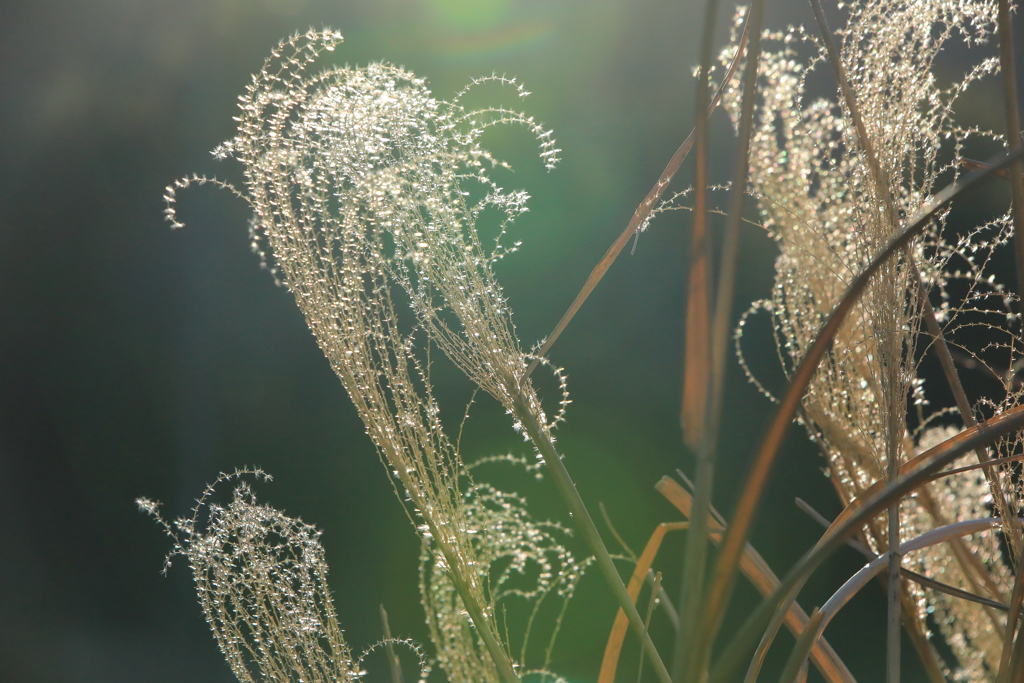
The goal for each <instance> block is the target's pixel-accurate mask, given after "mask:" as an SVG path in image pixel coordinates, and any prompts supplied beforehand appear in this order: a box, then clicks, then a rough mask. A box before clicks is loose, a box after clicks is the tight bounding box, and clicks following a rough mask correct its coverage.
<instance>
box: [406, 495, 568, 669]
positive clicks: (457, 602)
mask: <svg viewBox="0 0 1024 683" xmlns="http://www.w3.org/2000/svg"><path fill="white" fill-rule="evenodd" d="M465 498H466V500H465V503H466V508H465V509H466V519H467V522H468V524H469V527H468V528H467V533H469V534H470V536H471V538H472V543H473V544H474V546H475V547H476V552H477V557H478V558H479V560H480V562H481V567H480V573H481V574H482V575H484V576H485V582H486V595H487V608H488V611H490V612H491V613H502V614H505V613H513V612H518V613H519V616H520V617H521V619H523V620H525V626H524V627H523V628H522V633H519V634H518V637H519V640H520V642H519V643H518V644H519V657H518V662H519V666H520V668H519V670H518V671H517V673H518V674H519V676H520V678H525V677H528V676H529V677H533V678H539V679H540V680H552V681H562V680H563V679H561V678H559V677H557V676H555V675H554V674H552V673H550V672H549V670H548V667H549V664H550V659H551V651H552V649H553V647H554V644H555V639H556V637H557V635H558V631H559V628H560V626H561V621H562V616H563V615H564V613H565V608H566V606H567V605H568V602H569V599H570V598H571V597H572V595H573V592H574V591H575V589H576V585H577V583H578V581H579V579H580V578H581V577H582V575H583V572H584V570H585V569H586V565H587V564H588V562H583V563H580V562H577V561H576V560H575V559H574V557H573V555H572V553H571V552H570V551H569V550H568V549H566V548H565V546H564V545H562V543H561V541H562V539H564V538H567V537H568V536H569V531H568V530H567V529H566V528H565V527H563V526H561V525H560V524H557V523H553V522H546V523H538V522H535V521H534V520H533V519H531V517H530V515H529V513H528V512H527V511H526V501H525V500H524V499H523V498H522V497H520V496H518V495H515V494H512V493H506V492H503V491H499V490H498V489H495V488H494V487H492V486H489V485H487V484H477V485H474V486H473V487H472V488H470V489H469V490H468V491H467V492H466V495H465ZM420 559H421V564H420V596H421V599H422V601H423V607H424V610H425V612H426V614H427V626H428V628H429V629H430V638H431V640H432V641H433V642H434V645H435V647H436V648H437V653H436V657H437V663H438V664H439V665H440V667H441V668H442V669H443V670H444V672H445V674H446V675H447V677H448V680H449V681H450V683H496V682H497V681H498V677H497V675H496V672H495V671H494V669H493V666H492V665H491V664H490V662H489V661H487V660H486V658H482V657H481V655H480V650H481V648H480V645H479V643H478V642H477V640H478V638H477V635H476V633H475V631H474V630H473V629H472V628H469V625H468V624H467V622H466V619H465V617H464V616H463V615H464V612H465V609H464V607H463V605H462V600H461V598H460V597H459V595H458V592H457V591H456V590H455V587H454V586H453V585H452V583H451V580H450V579H449V577H448V572H447V571H446V569H445V567H444V565H443V564H442V563H440V562H438V560H437V555H436V554H435V553H431V552H430V551H429V549H428V548H427V547H424V549H423V552H422V553H421V558H420ZM546 599H547V600H548V601H549V602H550V601H556V606H555V609H556V611H557V617H556V618H555V621H554V623H553V624H551V625H542V624H538V623H537V616H538V614H539V612H540V609H541V607H542V606H544V602H545V600H546ZM557 601H560V603H561V604H560V605H558V604H557ZM517 607H518V608H520V609H518V610H517V609H516V608H517ZM524 607H525V612H526V613H525V614H523V613H522V608H524ZM538 631H542V633H541V637H543V636H544V635H546V636H547V643H546V646H545V648H544V650H543V660H541V661H539V662H538V663H537V664H538V665H532V664H531V661H530V660H529V654H530V651H531V650H532V648H530V647H529V645H530V643H531V636H536V635H537V632H538ZM509 644H510V645H512V644H513V643H509Z"/></svg>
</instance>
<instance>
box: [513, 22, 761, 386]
mask: <svg viewBox="0 0 1024 683" xmlns="http://www.w3.org/2000/svg"><path fill="white" fill-rule="evenodd" d="M746 43H747V31H746V28H744V30H743V36H742V38H741V39H740V44H739V47H738V49H737V50H736V56H735V57H733V60H732V63H731V64H729V70H728V71H726V73H725V78H723V79H722V84H721V85H720V86H719V87H718V92H716V93H715V97H714V99H713V100H711V104H710V106H709V107H708V116H709V117H710V116H711V113H712V112H713V111H714V110H715V108H716V107H717V106H718V104H719V102H721V100H722V95H723V94H725V89H726V87H728V85H729V82H730V81H731V80H732V77H733V74H735V72H736V67H737V66H738V65H739V63H740V58H741V57H742V56H743V49H744V47H745V46H746ZM696 139H697V130H696V128H695V129H693V130H691V131H690V134H689V135H687V136H686V139H685V140H683V144H681V145H679V149H677V150H676V153H675V154H673V155H672V158H671V159H669V161H668V164H667V165H666V166H665V170H664V171H662V172H661V176H659V178H658V182H656V183H655V184H654V187H652V188H651V191H650V192H648V193H647V196H646V197H644V200H643V201H642V202H640V206H638V207H637V208H636V211H634V212H633V217H632V218H631V219H630V220H629V224H628V225H627V226H626V229H625V230H623V231H622V234H621V235H619V237H618V239H616V240H615V242H613V243H612V246H610V247H608V251H606V252H605V254H604V256H602V257H601V260H600V261H599V262H598V264H597V265H596V266H594V269H593V270H592V271H591V272H590V275H589V276H588V277H587V281H586V282H585V283H583V288H582V289H581V290H580V292H579V294H577V295H576V298H575V299H574V300H573V302H572V305H571V306H569V310H567V311H566V312H565V314H564V315H563V316H562V319H561V320H559V321H558V324H557V325H555V329H553V330H552V331H551V334H549V335H548V337H547V340H546V341H545V342H544V344H543V345H542V346H541V347H540V350H539V351H537V357H538V358H537V359H534V361H533V362H532V363H530V365H529V367H528V368H527V369H526V374H525V375H524V377H529V376H530V375H531V374H533V371H534V370H535V369H536V368H537V365H538V364H539V363H540V360H539V358H543V357H544V356H546V355H547V353H548V351H550V350H551V347H552V346H553V345H554V343H555V341H557V340H558V337H559V336H560V335H561V334H562V332H563V331H564V330H565V328H566V326H567V325H568V324H569V322H570V321H571V320H572V319H573V317H574V316H575V315H576V313H577V311H579V310H580V307H581V306H583V302H584V301H586V300H587V298H588V297H589V296H590V293H591V292H593V291H594V288H595V287H597V283H599V282H600V281H601V278H603V277H604V275H605V273H607V272H608V269H609V268H611V266H612V263H614V262H615V259H616V258H618V256H619V254H620V253H621V252H622V250H623V249H624V248H625V246H626V244H628V243H629V238H630V237H632V236H633V234H634V233H636V231H637V229H638V228H640V226H642V225H643V224H644V223H645V222H646V221H647V219H648V218H650V215H651V211H653V210H654V207H655V206H657V204H658V200H659V199H661V195H662V194H663V193H664V192H665V188H667V187H668V184H669V183H670V182H672V178H674V177H675V174H676V171H678V170H679V167H680V166H681V165H682V163H683V160H684V159H686V156H687V155H688V154H689V153H690V150H691V149H692V148H693V143H694V142H695V141H696Z"/></svg>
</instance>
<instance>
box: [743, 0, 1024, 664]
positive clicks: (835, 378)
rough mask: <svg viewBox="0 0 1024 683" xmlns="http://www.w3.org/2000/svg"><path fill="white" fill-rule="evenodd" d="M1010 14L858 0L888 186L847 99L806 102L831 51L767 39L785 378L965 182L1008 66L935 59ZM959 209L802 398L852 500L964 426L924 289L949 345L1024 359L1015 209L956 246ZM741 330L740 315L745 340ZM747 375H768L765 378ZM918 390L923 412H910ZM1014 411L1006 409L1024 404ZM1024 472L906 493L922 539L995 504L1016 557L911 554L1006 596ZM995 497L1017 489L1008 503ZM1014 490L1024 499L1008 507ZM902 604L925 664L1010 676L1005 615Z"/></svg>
mask: <svg viewBox="0 0 1024 683" xmlns="http://www.w3.org/2000/svg"><path fill="white" fill-rule="evenodd" d="M995 14H996V4H995V3H994V2H972V3H967V4H964V3H959V2H947V1H946V0H929V1H927V2H916V3H902V2H893V1H892V0H869V1H867V2H863V3H857V4H855V5H853V6H852V7H851V8H850V17H849V20H848V22H847V24H846V27H845V28H844V29H843V30H842V31H837V34H838V35H839V36H841V38H842V51H841V58H842V62H843V65H844V67H845V71H846V73H847V74H850V85H851V88H852V91H853V93H854V94H855V97H856V105H855V106H856V107H857V108H858V109H859V114H860V116H861V117H862V120H863V126H864V129H865V130H866V134H867V137H868V138H869V140H870V145H871V147H872V148H873V151H874V154H875V155H876V158H877V163H878V166H879V170H880V176H881V182H876V177H875V175H876V174H875V173H874V172H873V169H872V167H871V163H870V159H868V154H869V151H866V150H865V145H864V144H863V143H862V141H861V140H860V139H859V132H858V130H857V126H856V125H855V123H854V121H853V118H852V115H851V112H850V109H849V103H848V102H847V101H846V100H844V99H840V104H839V105H837V104H835V103H833V102H829V101H827V100H824V99H815V100H813V101H808V98H807V96H806V93H805V89H804V83H805V81H806V78H807V75H808V72H809V71H810V70H811V69H814V68H815V67H819V68H820V65H821V64H822V63H823V62H826V63H827V60H828V56H827V53H826V49H825V47H824V46H823V45H821V44H820V41H819V40H818V39H816V38H812V37H810V36H808V35H804V34H800V33H797V32H795V31H790V32H787V33H773V34H766V38H768V39H769V40H770V41H771V42H772V44H774V45H775V46H777V47H776V49H775V50H774V51H771V50H769V51H766V53H765V54H764V55H763V57H762V62H761V67H760V83H761V92H762V96H763V98H764V105H763V107H762V109H761V112H760V115H759V125H758V126H757V127H756V128H755V131H754V134H753V136H752V139H751V155H752V163H751V172H750V178H751V190H752V192H753V193H754V195H755V196H756V197H757V198H758V200H759V204H760V208H761V212H762V217H763V225H764V227H765V229H767V230H768V232H769V234H770V235H771V236H772V237H774V238H775V240H776V242H777V244H778V246H779V249H780V252H781V253H780V255H779V257H778V258H777V259H776V263H775V272H776V275H775V287H774V289H773V292H772V297H771V299H769V300H766V301H761V302H756V303H755V304H754V307H753V308H752V310H756V309H766V310H768V311H769V312H770V314H771V317H772V320H773V322H774V331H775V339H776V343H777V346H778V351H779V357H780V360H781V361H782V364H783V367H784V368H785V369H786V371H787V374H788V373H790V372H791V371H792V368H793V367H794V366H795V365H796V363H798V362H799V361H800V359H801V358H802V357H803V355H804V354H805V353H806V351H807V349H808V348H809V347H810V345H811V344H812V343H813V341H814V339H815V337H816V335H817V332H818V329H819V327H820V326H821V322H822V320H823V319H824V318H825V316H827V315H828V313H829V312H830V311H831V310H832V308H833V307H834V306H835V305H836V303H837V302H838V301H839V298H840V297H841V296H842V295H843V294H844V292H845V290H846V288H847V286H848V284H849V282H850V281H852V279H853V278H854V277H855V276H856V275H858V274H859V273H860V272H861V271H862V270H863V269H864V268H865V267H866V265H867V264H868V262H869V261H870V259H871V258H872V257H873V256H874V254H876V253H877V252H878V251H879V250H880V249H881V248H882V247H884V246H885V245H886V244H887V243H888V242H889V241H890V240H891V239H892V238H893V237H894V236H895V235H896V234H897V232H898V231H899V230H900V229H901V228H902V225H903V220H904V218H905V217H907V216H912V215H915V214H916V213H918V212H919V211H920V209H921V207H922V206H924V205H925V204H926V203H927V202H928V201H929V200H930V199H931V197H932V195H933V194H934V193H935V191H936V189H937V188H938V187H939V186H940V185H941V184H943V183H944V182H946V181H949V180H951V179H954V180H955V178H956V177H957V175H958V173H959V167H960V164H959V157H960V153H961V149H962V147H963V144H964V142H965V140H966V138H967V137H968V136H970V135H981V133H980V132H979V131H975V130H965V129H962V128H959V127H957V125H956V124H955V123H954V121H953V115H952V108H953V105H954V103H955V101H956V99H957V97H959V96H960V95H961V94H962V93H963V92H964V90H965V89H966V88H967V87H968V86H969V85H970V84H971V83H972V82H974V81H975V80H977V79H978V78H980V77H982V76H984V75H987V74H990V73H992V72H993V71H994V70H995V69H996V67H997V63H996V62H995V60H994V59H988V60H985V61H983V62H982V63H981V64H979V65H978V66H976V67H975V68H974V69H973V70H972V71H970V72H969V73H968V74H967V75H966V76H965V77H964V78H963V79H962V80H960V81H959V82H957V83H955V84H953V85H952V86H951V87H949V88H946V89H942V88H940V87H939V86H938V84H937V82H936V79H935V77H934V76H933V75H932V71H931V67H932V64H933V62H934V60H935V58H936V56H937V55H938V53H939V52H940V51H941V50H942V48H943V46H944V43H945V42H946V41H947V40H948V39H950V38H952V37H953V36H954V35H956V34H959V35H960V36H961V38H962V39H963V40H964V41H965V42H967V43H968V44H971V43H973V42H984V41H985V40H986V39H987V38H988V37H989V36H990V35H991V32H992V31H993V29H994V25H995ZM801 42H811V43H813V44H814V47H815V52H816V54H815V56H814V58H813V60H812V62H811V65H810V66H809V67H804V66H803V65H802V64H801V63H800V61H799V59H798V54H797V50H796V46H797V45H798V44H799V43H801ZM725 102H726V108H727V109H729V110H730V112H731V113H732V114H733V116H734V117H735V116H736V115H737V111H738V107H739V104H738V93H736V92H735V90H733V91H730V92H727V94H726V99H725ZM988 137H994V136H991V135H988ZM887 206H891V207H892V209H888V208H887ZM947 215H948V213H946V214H943V215H942V216H941V217H940V218H939V219H937V220H935V221H934V222H933V223H932V224H931V226H930V227H929V228H928V229H927V230H926V231H925V232H924V234H923V235H922V236H921V237H920V238H919V239H918V240H917V241H916V242H915V243H914V244H913V245H912V246H911V247H910V248H909V249H908V250H906V251H905V252H904V253H903V255H902V257H901V258H898V259H892V260H891V264H890V265H888V266H886V267H883V269H882V270H881V272H880V273H879V274H878V275H877V276H876V277H875V278H874V279H873V280H872V281H871V283H870V284H869V285H868V288H867V291H866V293H865V294H864V296H863V297H862V298H861V299H860V301H859V302H858V303H857V304H856V305H855V307H854V309H853V311H852V312H851V313H850V314H849V316H848V317H847V318H846V320H845V322H844V323H843V325H842V326H841V327H840V329H839V332H838V333H837V334H836V335H835V337H834V340H833V343H832V348H831V351H830V352H829V353H828V354H826V356H825V357H824V359H823V360H822V362H821V363H820V365H819V366H818V369H817V372H816V374H815V375H814V378H813V380H812V381H811V384H810V386H809V387H808V389H807V391H806V393H805V395H804V398H803V401H802V404H801V413H800V421H801V422H802V423H803V424H804V426H805V427H806V428H807V430H808V432H809V434H810V436H811V438H812V439H813V440H814V441H815V442H816V443H817V444H818V445H819V446H820V447H821V450H822V452H823V454H824V455H825V457H826V460H827V462H828V465H829V473H830V475H831V478H832V481H833V484H834V485H835V488H836V490H837V492H838V493H839V496H840V498H841V500H842V501H843V503H844V505H849V504H850V503H851V502H853V501H855V500H857V499H863V497H864V496H865V494H866V493H868V492H870V491H871V490H873V489H877V488H878V485H879V483H880V482H881V483H885V482H886V481H888V480H889V479H890V478H891V477H892V472H894V471H895V472H898V468H899V467H900V466H901V465H903V464H905V463H906V462H907V460H908V459H910V458H912V457H914V456H915V455H918V454H920V453H922V452H924V451H926V450H927V449H928V448H930V447H932V446H935V445H936V444H938V443H940V442H942V441H944V440H945V439H947V438H949V437H951V436H954V435H955V434H956V433H957V432H959V431H960V428H956V427H953V426H933V423H934V422H935V421H938V422H942V421H944V420H947V421H948V418H949V417H950V415H949V412H950V411H949V409H940V410H931V409H929V403H928V401H927V400H926V399H925V386H924V380H923V378H922V377H921V375H920V373H919V363H920V360H921V358H922V357H923V353H922V350H921V349H919V348H918V345H919V343H920V342H921V341H922V340H923V341H924V346H925V347H930V346H931V345H932V344H934V343H936V342H935V340H933V339H931V338H929V336H928V335H926V334H925V333H924V331H923V329H922V326H923V325H924V324H925V322H926V318H925V316H928V315H932V313H931V312H930V310H929V308H928V307H926V306H925V304H924V302H923V299H922V297H927V296H928V294H927V291H928V290H929V289H930V290H931V291H932V292H934V293H937V294H938V295H939V297H940V298H941V301H942V303H941V305H940V306H939V309H938V314H937V318H938V320H939V321H940V322H941V323H943V327H944V331H943V332H944V336H945V337H946V338H948V339H950V341H951V343H953V344H956V343H957V339H958V338H959V337H960V336H965V333H966V331H967V330H968V328H971V329H976V328H979V327H983V328H984V329H985V330H986V331H987V332H989V335H988V336H989V338H990V341H991V343H990V344H989V346H988V347H987V348H986V350H985V356H986V358H987V362H990V363H991V362H992V360H991V358H992V357H993V356H994V355H995V353H996V351H997V350H999V351H1002V352H1003V353H1002V359H1001V362H1010V363H1012V362H1013V359H1014V357H1015V356H1016V354H1017V353H1018V349H1019V340H1017V338H1016V330H1017V327H1016V325H1015V320H1014V318H1015V316H1014V315H1013V314H1012V313H1010V312H1009V310H1008V309H1007V308H1006V307H1005V306H1006V304H1005V303H1004V299H1005V300H1006V302H1007V303H1009V298H1008V296H1007V294H1006V293H1005V292H1004V291H1003V290H1002V288H1001V287H1000V286H998V285H996V284H994V282H993V280H992V279H991V277H990V273H989V272H988V268H987V266H988V265H989V259H990V258H991V255H992V252H993V251H994V250H995V249H996V248H998V247H1000V246H1002V245H1004V244H1005V243H1006V242H1007V236H1008V233H1009V229H1010V223H1009V216H1008V215H1007V216H1003V217H1002V218H999V219H997V220H995V221H993V222H992V223H989V224H987V225H984V226H981V227H979V228H978V229H976V230H974V231H972V232H971V233H970V235H969V236H967V237H966V238H961V239H958V240H957V241H955V242H953V243H952V244H949V243H946V242H945V235H944V228H945V219H946V216H947ZM1013 303H1015V302H1013ZM1000 308H1001V309H1002V310H1000ZM741 333H742V325H741V328H740V329H739V330H737V340H738V342H739V338H740V336H741ZM925 350H927V349H925ZM968 353H970V352H969V351H968ZM976 358H977V359H978V360H981V356H976ZM741 362H743V359H742V353H741ZM983 362H984V361H983ZM748 375H749V376H750V377H751V379H754V378H753V375H752V374H750V373H749V370H748ZM754 381H755V382H756V380H754ZM759 386H760V384H759ZM766 393H767V392H766ZM908 399H912V400H913V402H914V406H913V407H914V410H913V411H908V409H907V401H908ZM981 407H982V406H979V408H981ZM999 407H1000V409H1001V410H1006V409H1009V408H1012V407H1013V403H1012V402H1010V403H1008V402H1004V403H1003V404H1001V405H1000V406H999ZM973 418H974V415H973V414H972V415H970V416H965V417H964V421H963V425H964V426H971V425H972V424H973V421H971V420H972V419H973ZM915 422H916V426H915V424H914V423H915ZM1006 450H1012V449H1006ZM979 478H980V479H979ZM1013 479H1014V475H1013V474H1012V470H1011V468H1009V467H1003V469H1001V470H999V471H998V473H997V475H996V479H995V481H994V482H992V484H990V483H989V482H986V481H985V477H984V475H983V474H982V473H981V472H980V471H975V472H969V473H963V474H955V475H951V476H948V477H945V478H943V479H941V480H939V481H938V482H935V483H933V484H929V485H926V486H924V487H922V488H920V489H918V490H917V491H916V492H915V494H914V495H913V496H912V497H909V498H905V499H904V500H903V501H902V503H901V507H900V520H899V529H900V536H901V537H902V538H913V537H917V536H919V535H920V534H922V533H924V532H926V531H929V530H931V529H934V528H937V527H939V526H943V525H945V524H948V523H949V522H950V521H955V520H962V519H974V518H978V517H986V516H988V515H989V514H990V510H991V509H992V508H993V506H994V507H995V511H996V513H997V514H998V515H999V516H1000V517H1001V518H1002V519H1003V520H1005V521H1004V523H1003V535H1004V536H1005V538H1006V539H1007V542H1008V543H1009V547H1010V550H1009V552H1006V553H1004V552H1003V551H1001V549H1000V546H999V543H1000V534H999V533H997V532H996V531H986V532H983V533H980V534H976V535H975V536H973V537H971V538H970V539H968V540H966V541H965V542H960V541H955V542H951V543H949V544H943V545H938V546H933V547H930V548H928V549H926V550H922V551H918V552H916V553H914V554H912V555H911V556H909V557H907V558H905V560H904V563H903V564H904V566H905V567H911V566H913V567H914V568H915V569H916V571H918V572H919V573H920V574H923V575H925V576H927V577H931V578H937V579H941V580H942V581H943V582H945V583H947V584H949V585H952V586H954V587H956V588H960V589H962V590H965V591H968V592H971V593H976V594H979V595H983V596H986V597H988V598H990V599H992V600H995V601H997V602H1002V603H1004V604H1005V603H1007V602H1008V601H1009V594H1010V592H1011V589H1012V581H1013V572H1012V567H1013V565H1014V564H1015V563H1016V557H1017V556H1018V553H1019V550H1018V548H1019V544H1020V527H1019V524H1017V523H1016V518H1017V514H1018V511H1019V506H1018V505H1017V502H1016V501H1018V500H1019V495H1017V494H1016V488H1017V485H1016V484H1015V483H1013ZM994 489H998V492H999V493H1000V494H1001V495H996V496H993V493H996V491H995V490H994ZM1006 500H1009V501H1010V503H1009V504H1005V503H1004V504H1000V501H1006ZM1003 505H1006V506H1005V507H1003ZM865 537H866V540H867V542H868V543H869V545H870V547H871V549H872V550H873V551H874V552H875V553H879V554H881V553H884V552H886V551H887V550H888V549H889V541H888V524H887V523H886V521H885V519H884V518H876V520H875V521H874V522H873V523H871V524H869V525H868V526H867V527H866V529H865ZM902 600H903V603H904V609H905V610H906V611H908V612H910V613H911V614H914V615H915V616H916V620H911V621H910V622H906V623H907V628H908V630H909V631H910V632H911V635H912V636H914V635H915V633H916V634H917V635H916V636H915V638H914V642H915V645H917V646H918V649H919V652H920V653H921V655H922V656H923V657H932V658H934V659H935V660H936V661H938V662H940V666H941V667H942V668H943V669H944V670H945V671H946V672H947V674H951V675H953V676H954V678H956V679H957V680H971V681H978V680H995V675H996V672H997V671H998V669H999V658H1000V654H1001V650H1002V642H1001V636H1002V633H1003V629H1004V628H1005V614H1004V613H1002V612H999V611H998V610H996V609H993V608H991V607H985V606H983V605H980V604H979V603H977V602H968V601H965V600H963V599H957V598H952V597H950V596H949V595H948V594H945V593H941V592H938V591H936V590H934V589H930V588H926V587H922V586H920V585H918V584H916V583H909V582H907V585H906V586H905V588H904V592H903V597H902ZM933 629H936V630H937V631H938V632H939V633H941V634H942V636H943V638H944V640H945V642H946V644H947V645H948V646H949V648H950V650H951V651H952V654H953V656H954V657H955V662H951V663H948V664H947V663H945V662H942V658H941V657H940V655H939V654H938V653H937V651H936V650H935V649H934V647H931V645H930V641H928V640H927V639H925V638H923V637H921V636H923V635H925V634H928V633H929V632H930V631H932V630H933ZM923 650H926V651H923Z"/></svg>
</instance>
